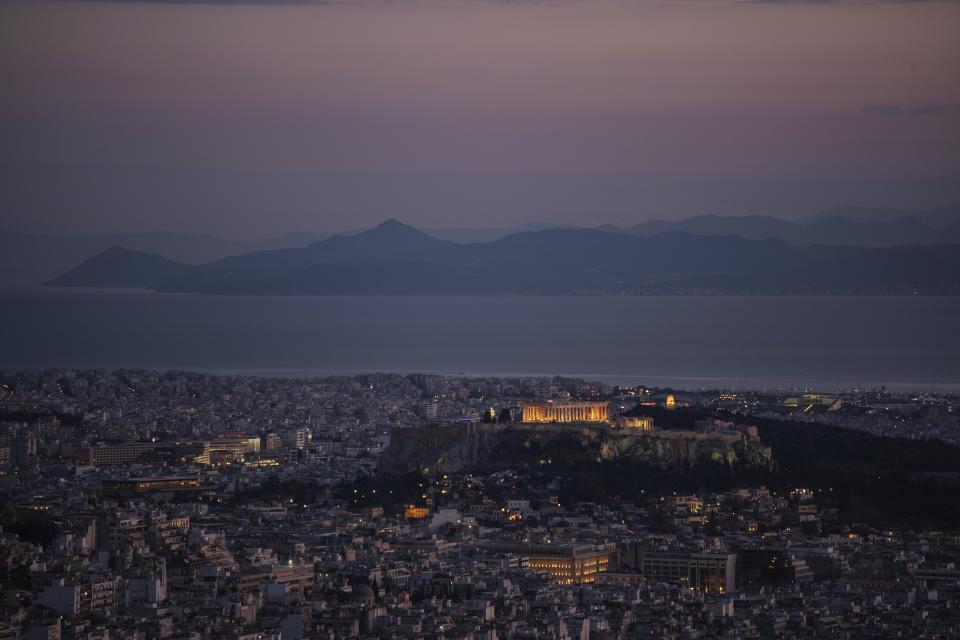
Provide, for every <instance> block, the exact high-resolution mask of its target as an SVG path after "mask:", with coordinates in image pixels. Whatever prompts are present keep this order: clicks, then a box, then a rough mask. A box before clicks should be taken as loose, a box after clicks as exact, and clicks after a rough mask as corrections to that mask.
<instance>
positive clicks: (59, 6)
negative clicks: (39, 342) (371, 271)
mask: <svg viewBox="0 0 960 640" xmlns="http://www.w3.org/2000/svg"><path fill="white" fill-rule="evenodd" d="M957 24H960V3H955V2H937V1H930V2H896V1H894V2H877V3H863V2H853V1H843V0H841V1H839V2H826V3H824V2H734V1H730V2H725V1H716V2H708V1H706V0H699V1H698V0H693V1H689V2H674V3H656V2H646V1H636V2H617V1H615V0H601V1H599V2H590V3H587V2H581V1H578V0H557V1H555V2H536V1H534V2H482V1H468V0H450V1H447V2H437V1H428V0H410V1H408V2H365V1H362V0H360V1H356V2H340V3H326V2H267V1H264V2H243V1H237V2H231V1H229V0H217V1H208V2H196V1H191V0H179V1H175V2H140V1H136V0H130V1H126V0H114V1H111V2H88V1H85V0H73V1H66V2H64V1H60V2H58V1H43V2H23V1H18V0H13V1H6V2H0V40H2V41H3V42H4V55H3V56H2V57H0V81H2V82H3V83H4V86H6V87H7V88H8V91H6V92H4V94H3V96H2V97H0V135H2V136H3V139H4V140H5V149H6V152H7V153H6V154H4V157H3V159H2V160H0V167H2V175H3V178H2V182H0V210H2V211H3V212H4V213H3V214H2V216H3V217H2V220H0V227H4V228H12V229H18V230H23V231H36V230H41V229H42V230H44V231H46V232H60V233H71V234H73V233H93V234H103V233H121V232H141V231H157V230H170V229H174V230H178V231H186V232H191V233H208V234H213V235H223V231H222V230H223V229H230V234H231V236H232V237H236V238H254V237H265V236H272V235H277V234H279V233H284V232H287V231H292V230H307V231H337V230H343V229H353V228H359V227H367V226H371V225H373V224H376V223H377V222H380V221H382V220H383V219H385V218H390V217H394V218H398V219H401V220H404V221H405V222H408V223H410V224H412V225H415V226H417V227H447V228H449V227H482V226H491V227H500V226H510V225H512V224H515V223H516V221H526V220H544V221H549V222H552V223H557V224H577V225H582V226H590V225H592V224H595V223H600V224H604V223H608V224H616V225H631V224H636V223H638V222H641V221H642V220H645V219H650V218H660V219H667V220H672V219H678V218H685V217H689V216H694V215H700V214H719V215H754V214H757V215H773V216H777V217H783V218H787V219H790V218H797V217H801V216H804V215H809V214H811V213H814V212H816V211H818V210H821V209H825V208H828V207H831V206H834V205H838V204H846V203H849V204H858V205H863V206H875V207H889V208H898V209H911V210H919V209H930V208H936V207H940V206H945V205H948V204H951V203H955V202H960V126H958V125H960V85H958V83H957V82H956V69H957V66H958V62H960V40H958V39H957V38H956V25H957Z"/></svg>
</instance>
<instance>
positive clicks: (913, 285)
mask: <svg viewBox="0 0 960 640" xmlns="http://www.w3.org/2000/svg"><path fill="white" fill-rule="evenodd" d="M147 257H149V256H147ZM147 257H145V256H144V255H143V254H139V253H136V252H125V253H124V252H122V250H117V249H111V250H110V251H109V252H105V253H104V254H101V255H100V256H97V257H96V258H93V259H91V260H89V261H87V262H85V263H84V264H83V265H81V266H80V267H78V268H77V269H74V270H72V271H70V272H69V273H67V274H65V275H64V276H63V277H61V278H58V279H57V280H56V281H54V282H52V283H51V284H60V285H66V286H145V287H149V288H154V289H158V290H161V291H179V292H201V293H230V294H257V295H276V294H283V295H303V294H315V295H329V294H357V295H417V294H422V295H455V294H464V295H487V294H555V295H565V294H599V293H658V294H672V293H767V294H813V293H830V294H838V293H850V292H857V293H908V292H910V293H912V292H918V291H919V292H926V293H945V292H954V293H956V292H960V246H956V245H931V246H922V245H910V246H900V247H892V248H867V247H835V246H826V245H816V246H810V247H800V246H795V245H791V244H788V243H787V242H784V241H783V240H775V239H774V240H749V239H746V238H742V237H737V236H702V235H694V234H690V233H684V232H678V231H669V232H665V233H660V234H658V235H655V236H637V235H632V234H626V233H609V232H606V231H599V230H594V229H575V230H566V229H553V230H546V231H538V232H523V233H516V234H511V235H509V236H506V237H504V238H501V239H499V240H497V241H494V242H487V243H473V244H469V245H458V244H454V243H452V242H447V241H443V240H439V239H437V238H433V237H431V236H429V235H428V234H425V233H423V232H421V231H419V230H417V229H415V228H413V227H410V226H408V225H405V224H402V223H399V222H397V221H395V220H389V221H387V222H385V223H383V224H381V225H379V226H377V227H376V228H374V229H371V230H369V231H365V232H362V233H359V234H357V235H355V236H335V237H333V238H330V239H328V240H324V241H321V242H317V243H314V244H312V245H310V246H308V247H306V248H303V249H287V250H282V251H265V252H257V253H251V254H247V255H244V256H238V257H235V258H228V259H225V260H219V261H216V262H212V263H209V264H206V265H201V266H197V267H191V266H189V265H176V264H174V263H170V262H169V261H165V260H163V259H159V257H157V256H152V258H155V260H154V261H153V262H148V261H147V259H146V258H147ZM110 270H115V271H117V273H116V274H114V275H113V276H111V275H110V273H109V272H110ZM120 272H124V273H120ZM138 278H139V280H138Z"/></svg>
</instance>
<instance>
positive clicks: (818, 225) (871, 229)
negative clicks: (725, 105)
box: [0, 205, 960, 286]
mask: <svg viewBox="0 0 960 640" xmlns="http://www.w3.org/2000/svg"><path fill="white" fill-rule="evenodd" d="M397 224H400V223H397ZM389 226H390V225H388V227H389ZM402 226H406V225H402ZM580 228H582V227H576V226H573V225H563V224H553V223H549V222H530V223H525V224H519V225H516V226H512V227H498V228H450V229H429V230H425V231H426V232H427V234H428V235H429V236H431V237H432V238H433V241H434V242H438V241H441V240H443V241H448V242H456V243H460V244H470V243H478V242H479V243H489V242H494V241H497V240H499V239H501V238H504V237H506V236H508V235H514V234H516V233H521V232H525V231H544V230H556V229H561V230H574V229H580ZM590 228H591V229H593V230H596V231H607V232H610V233H618V234H629V235H639V236H653V235H657V234H660V233H664V232H666V231H682V232H686V233H692V234H696V235H707V236H713V235H719V236H740V237H742V238H747V239H751V240H766V239H771V238H776V239H780V240H784V241H785V242H787V243H789V244H792V245H798V246H809V245H816V244H826V245H833V246H844V245H849V246H866V247H892V246H898V245H905V244H960V205H953V206H950V207H944V208H942V209H936V210H931V211H920V212H909V211H898V210H894V209H875V208H868V207H854V206H843V207H834V208H832V209H827V210H825V211H821V212H820V213H817V214H815V215H813V216H810V217H808V218H806V219H803V220H800V221H788V220H781V219H779V218H774V217H770V216H715V215H702V216H695V217H693V218H687V219H685V220H649V221H647V222H643V223H640V224H637V225H634V226H631V227H628V228H622V227H617V226H614V225H599V226H594V227H590ZM364 231H372V229H368V230H363V229H357V230H352V231H345V232H342V233H340V234H338V236H340V237H341V239H340V240H337V241H335V242H334V243H332V244H330V245H324V247H323V248H321V249H319V252H320V253H324V254H325V255H326V256H327V257H329V258H331V259H339V258H336V255H338V252H342V253H345V254H355V255H357V256H361V257H364V259H366V258H368V257H370V256H369V255H367V253H366V250H365V249H362V248H361V246H360V245H361V244H365V242H364V241H362V242H361V243H360V244H352V243H350V242H349V241H346V240H344V239H343V237H351V236H353V237H355V236H359V235H361V234H362V233H364ZM333 237H336V236H333V234H329V233H314V232H310V231H300V232H292V233H284V234H282V235H279V236H276V237H272V238H264V239H260V240H252V241H242V242H241V241H233V240H225V239H223V238H217V237H215V236H208V235H199V234H190V233H174V232H158V233H131V234H120V235H109V236H61V235H38V234H26V233H18V232H13V231H3V230H0V286H4V285H6V286H10V285H29V284H39V283H40V282H44V281H46V280H49V279H51V278H53V277H55V276H57V275H58V274H62V273H64V272H65V271H67V270H68V269H70V268H72V267H74V266H76V265H78V264H80V263H81V262H83V261H84V260H86V259H87V258H90V257H92V256H94V255H96V254H97V253H99V252H101V251H103V250H104V249H107V248H109V247H111V246H122V247H125V248H127V249H133V250H136V251H142V252H144V253H154V254H157V255H160V256H163V257H165V258H168V259H170V260H173V261H175V262H185V263H188V264H198V265H199V264H203V265H207V264H208V263H211V262H216V261H222V262H223V263H222V264H220V265H218V266H216V267H209V269H207V270H206V276H205V278H206V277H209V278H210V279H211V280H212V281H217V280H220V279H223V278H224V277H226V276H225V272H233V275H232V277H234V278H245V277H253V276H255V275H257V274H259V273H260V271H261V266H259V265H258V264H257V263H258V262H259V261H262V262H263V264H264V266H263V268H268V267H266V266H265V265H267V264H270V263H276V264H277V272H284V271H286V270H288V267H295V266H296V265H297V264H299V265H301V266H309V265H311V264H313V263H314V262H317V261H323V260H315V259H314V258H312V257H308V258H306V259H305V260H304V259H303V257H302V256H300V257H293V256H292V255H287V256H286V257H285V254H283V252H284V251H285V250H287V249H302V248H304V247H307V246H309V245H313V244H316V243H318V242H324V241H326V240H328V239H331V238H333ZM384 244H385V245H386V249H385V250H386V251H390V250H391V249H390V246H392V245H394V244H395V243H392V242H389V241H388V242H385V243H384ZM270 252H279V253H277V254H276V255H273V254H270ZM256 253H264V254H268V255H263V256H258V257H256V258H252V257H249V254H256ZM369 253H378V250H377V249H376V248H375V247H374V248H371V249H370V250H369ZM230 256H235V257H237V258H240V257H242V258H243V259H242V260H229V259H228V258H229V257H230ZM380 257H381V258H386V257H389V256H388V254H385V253H382V251H380ZM286 260H291V261H293V263H292V264H288V263H286V262H285V261H286ZM324 260H326V258H324ZM298 261H299V262H298ZM248 268H249V270H248Z"/></svg>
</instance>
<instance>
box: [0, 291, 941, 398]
mask: <svg viewBox="0 0 960 640" xmlns="http://www.w3.org/2000/svg"><path fill="white" fill-rule="evenodd" d="M0 310H2V329H3V331H2V337H0V368H5V369H19V368H24V369H38V368H47V367H62V368H68V367H70V368H73V367H77V368H94V367H97V368H99V367H103V368H121V367H129V368H133V367H138V368H152V369H160V370H164V369H190V370H206V371H223V372H238V373H249V374H259V375H273V376H300V375H328V374H335V373H359V372H366V371H401V372H410V371H419V372H431V373H444V374H455V373H461V372H462V373H465V374H468V375H485V374H491V375H494V374H495V375H528V374H529V375H568V376H581V377H586V378H591V379H598V380H606V381H610V382H628V383H646V384H656V385H674V386H676V387H680V388H684V387H685V388H700V387H704V386H707V387H723V388H743V387H753V388H761V387H767V388H778V387H779V388H792V387H797V386H800V387H804V386H809V387H811V388H836V389H842V388H850V387H853V386H858V385H859V386H864V387H880V386H881V385H886V386H887V387H888V388H890V387H893V388H901V389H930V388H931V387H932V388H933V389H935V390H939V391H947V390H949V391H960V333H958V327H960V298H957V297H784V298H781V297H625V298H613V297H529V298H528V297H505V298H474V297H234V296H200V295H179V294H155V293H148V292H130V291H125V292H103V291H97V292H90V291H50V290H42V291H16V292H9V291H8V292H0Z"/></svg>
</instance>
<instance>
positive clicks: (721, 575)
mask: <svg viewBox="0 0 960 640" xmlns="http://www.w3.org/2000/svg"><path fill="white" fill-rule="evenodd" d="M622 564H623V570H621V571H619V572H617V573H616V574H611V575H609V576H607V578H608V579H609V580H611V581H622V582H649V583H661V582H662V583H667V584H676V585H680V586H682V587H686V588H690V589H693V590H695V591H703V592H704V593H727V592H729V591H733V590H734V589H735V588H736V584H737V582H736V577H737V554H735V553H687V552H682V551H680V552H677V551H650V550H647V549H644V548H643V547H641V546H639V545H633V546H631V548H630V549H629V551H627V552H626V553H625V554H624V555H623V563H622Z"/></svg>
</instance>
